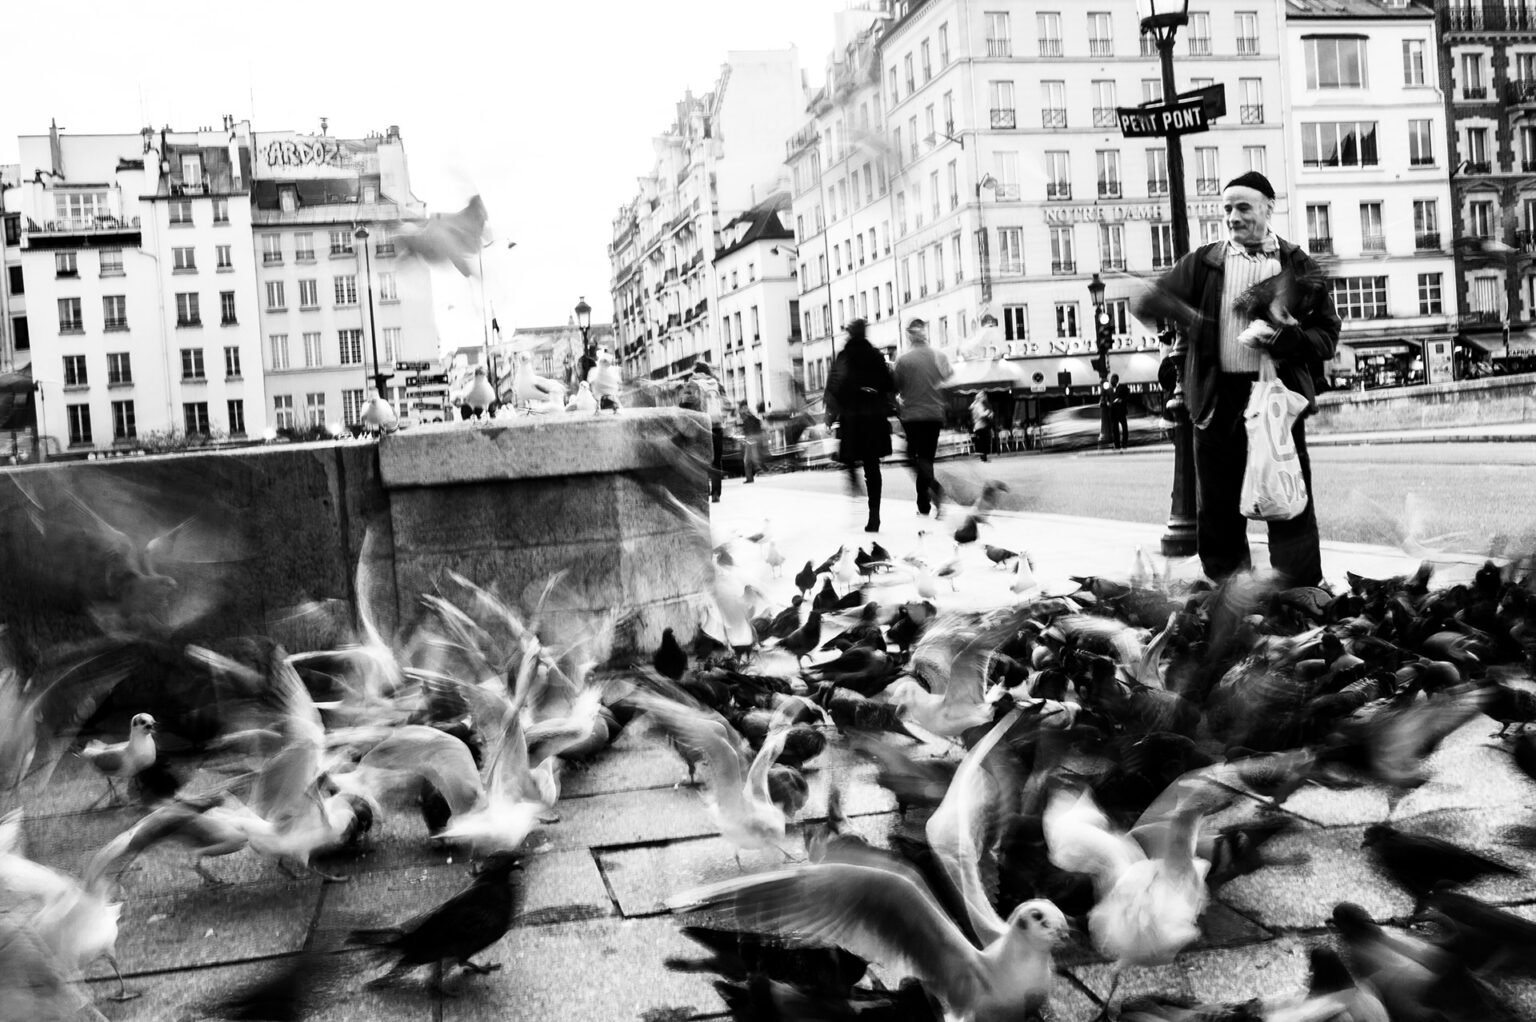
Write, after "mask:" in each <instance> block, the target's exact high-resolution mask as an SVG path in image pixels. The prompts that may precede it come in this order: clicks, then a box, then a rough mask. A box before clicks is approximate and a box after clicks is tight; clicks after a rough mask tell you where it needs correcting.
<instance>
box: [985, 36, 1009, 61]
mask: <svg viewBox="0 0 1536 1022" xmlns="http://www.w3.org/2000/svg"><path fill="white" fill-rule="evenodd" d="M987 56H989V57H1011V56H1013V43H1012V42H1011V41H1010V40H1007V39H988V40H987Z"/></svg>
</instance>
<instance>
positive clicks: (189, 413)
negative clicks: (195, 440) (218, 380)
mask: <svg viewBox="0 0 1536 1022" xmlns="http://www.w3.org/2000/svg"><path fill="white" fill-rule="evenodd" d="M181 421H182V425H184V426H185V427H186V431H187V436H207V435H208V434H209V433H210V432H212V429H211V427H210V426H209V424H208V402H207V401H188V402H186V403H185V404H183V405H182V406H181Z"/></svg>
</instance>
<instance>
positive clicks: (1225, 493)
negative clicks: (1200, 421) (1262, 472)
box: [1194, 373, 1323, 586]
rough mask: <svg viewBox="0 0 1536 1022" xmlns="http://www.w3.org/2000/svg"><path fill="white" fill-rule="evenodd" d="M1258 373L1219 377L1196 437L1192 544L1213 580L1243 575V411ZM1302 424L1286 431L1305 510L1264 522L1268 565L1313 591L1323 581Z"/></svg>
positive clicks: (1245, 533) (1287, 580)
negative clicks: (1296, 462)
mask: <svg viewBox="0 0 1536 1022" xmlns="http://www.w3.org/2000/svg"><path fill="white" fill-rule="evenodd" d="M1257 379H1258V374H1257V373H1222V374H1221V376H1220V378H1219V380H1218V382H1217V384H1216V394H1215V400H1216V407H1215V408H1214V410H1213V411H1212V413H1211V417H1210V421H1209V423H1208V424H1207V425H1206V426H1204V427H1203V428H1201V427H1197V428H1196V429H1195V430H1194V434H1195V479H1196V498H1197V499H1196V503H1197V506H1198V508H1199V511H1198V514H1197V517H1196V543H1197V544H1198V547H1199V550H1200V565H1201V567H1202V568H1203V569H1204V571H1205V574H1206V576H1207V577H1209V578H1210V579H1211V580H1212V581H1220V580H1222V579H1224V578H1226V577H1227V576H1228V575H1231V574H1233V573H1235V572H1239V571H1245V570H1247V569H1248V568H1249V567H1251V565H1252V562H1251V561H1250V559H1249V553H1248V519H1247V518H1244V517H1243V513H1242V511H1241V509H1240V508H1239V507H1238V497H1239V494H1240V493H1241V491H1242V487H1243V470H1244V468H1245V467H1246V466H1247V463H1248V433H1247V429H1246V427H1245V425H1244V422H1243V412H1244V411H1245V410H1246V408H1247V406H1248V394H1249V392H1250V391H1251V390H1252V389H1253V384H1254V382H1255V381H1256V380H1257ZM1305 421H1306V420H1305V419H1299V420H1297V422H1296V424H1295V425H1294V426H1293V427H1291V437H1292V439H1293V440H1294V441H1295V443H1296V454H1297V456H1298V458H1299V459H1300V461H1301V476H1302V479H1304V480H1305V481H1306V484H1307V508H1306V510H1305V511H1303V512H1302V513H1301V514H1300V515H1297V516H1296V517H1295V518H1292V519H1289V520H1287V521H1281V522H1268V523H1266V524H1268V526H1269V563H1270V565H1271V566H1272V567H1273V568H1274V569H1275V570H1276V571H1278V572H1280V573H1281V574H1282V575H1283V576H1284V577H1285V584H1286V585H1288V586H1315V585H1317V584H1318V583H1319V582H1321V581H1322V578H1323V564H1322V553H1321V551H1320V550H1319V549H1318V536H1317V511H1316V507H1315V504H1314V499H1313V492H1312V460H1311V458H1310V457H1308V455H1307V440H1306V428H1305V425H1304V423H1305Z"/></svg>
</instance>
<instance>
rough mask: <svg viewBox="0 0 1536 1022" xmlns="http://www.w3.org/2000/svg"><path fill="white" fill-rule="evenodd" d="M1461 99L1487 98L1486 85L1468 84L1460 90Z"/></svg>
mask: <svg viewBox="0 0 1536 1022" xmlns="http://www.w3.org/2000/svg"><path fill="white" fill-rule="evenodd" d="M1461 98H1462V99H1487V98H1488V87H1487V86H1486V85H1469V86H1467V87H1466V88H1464V89H1462V90H1461Z"/></svg>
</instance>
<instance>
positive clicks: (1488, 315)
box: [1456, 309, 1500, 326]
mask: <svg viewBox="0 0 1536 1022" xmlns="http://www.w3.org/2000/svg"><path fill="white" fill-rule="evenodd" d="M1499 322H1500V318H1499V314H1498V313H1497V312H1494V311H1492V310H1490V309H1473V310H1471V311H1469V312H1463V313H1461V314H1460V315H1459V316H1457V317H1456V325H1457V326H1494V325H1497V324H1498V323H1499Z"/></svg>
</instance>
